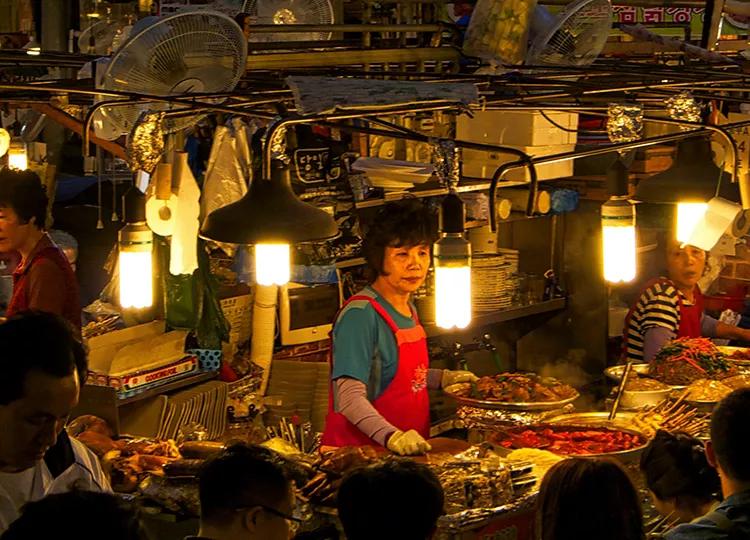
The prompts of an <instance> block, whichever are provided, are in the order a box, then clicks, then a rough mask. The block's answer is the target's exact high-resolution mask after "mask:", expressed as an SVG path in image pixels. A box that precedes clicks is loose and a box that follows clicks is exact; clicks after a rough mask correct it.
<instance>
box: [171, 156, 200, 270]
mask: <svg viewBox="0 0 750 540" xmlns="http://www.w3.org/2000/svg"><path fill="white" fill-rule="evenodd" d="M173 173H174V176H173V178H175V179H177V181H176V182H175V181H174V180H173V181H172V185H173V186H174V185H175V184H177V186H178V187H177V209H176V211H175V218H174V219H175V225H174V232H173V233H172V244H171V248H170V252H169V253H170V256H169V273H170V274H172V275H173V276H178V275H180V274H192V273H193V272H194V271H195V269H196V268H198V230H199V229H200V223H199V222H198V215H199V214H200V197H201V191H200V188H199V187H198V184H197V183H196V182H195V178H194V177H193V173H192V172H191V171H190V167H189V166H188V162H187V154H186V153H185V152H175V162H174V167H173Z"/></svg>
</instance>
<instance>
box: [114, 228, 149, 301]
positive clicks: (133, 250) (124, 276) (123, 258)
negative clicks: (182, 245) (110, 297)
mask: <svg viewBox="0 0 750 540" xmlns="http://www.w3.org/2000/svg"><path fill="white" fill-rule="evenodd" d="M119 244H120V254H119V262H120V306H121V307H123V308H136V309H142V308H147V307H150V306H151V305H153V303H154V290H153V256H152V253H153V233H152V232H151V230H150V229H149V228H148V227H147V226H146V224H145V223H128V224H126V225H125V226H124V227H123V228H122V229H121V230H120V232H119Z"/></svg>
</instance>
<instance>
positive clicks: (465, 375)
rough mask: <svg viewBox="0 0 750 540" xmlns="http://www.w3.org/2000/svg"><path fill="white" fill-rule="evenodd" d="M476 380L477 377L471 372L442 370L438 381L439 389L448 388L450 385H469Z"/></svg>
mask: <svg viewBox="0 0 750 540" xmlns="http://www.w3.org/2000/svg"><path fill="white" fill-rule="evenodd" d="M477 380H479V377H477V376H476V375H474V374H473V373H472V372H471V371H462V370H457V371H452V370H450V369H444V370H443V376H442V377H441V379H440V388H448V387H449V386H450V385H452V384H458V383H471V382H475V381H477Z"/></svg>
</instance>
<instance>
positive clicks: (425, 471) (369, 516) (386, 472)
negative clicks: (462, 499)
mask: <svg viewBox="0 0 750 540" xmlns="http://www.w3.org/2000/svg"><path fill="white" fill-rule="evenodd" d="M443 504H444V495H443V488H442V486H441V485H440V481H439V480H438V479H437V477H436V476H435V473H433V472H432V471H431V470H430V469H429V468H428V467H427V466H425V465H422V464H420V463H416V462H414V461H411V460H405V459H395V458H394V459H391V460H388V461H386V462H385V463H382V464H380V465H374V466H370V467H364V468H361V469H356V470H354V471H352V472H351V473H349V474H348V475H347V476H346V477H345V478H344V481H343V483H342V484H341V487H340V488H339V492H338V495H337V506H338V511H339V519H341V524H342V525H343V526H344V533H345V534H346V538H347V540H382V539H386V538H387V539H388V540H427V539H429V538H432V536H433V534H434V533H435V529H436V527H437V520H438V518H439V517H440V516H441V515H442V514H443V513H444V511H443Z"/></svg>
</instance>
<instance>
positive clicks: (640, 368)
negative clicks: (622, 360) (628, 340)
mask: <svg viewBox="0 0 750 540" xmlns="http://www.w3.org/2000/svg"><path fill="white" fill-rule="evenodd" d="M648 366H649V365H648V364H633V368H632V369H633V372H634V373H637V374H638V375H643V376H648ZM624 370H625V364H622V365H619V366H610V367H608V368H607V369H605V370H604V375H606V376H607V377H608V378H609V379H611V380H613V381H614V382H616V383H619V382H620V380H622V372H623V371H624ZM654 378H655V377H654ZM655 379H656V378H655ZM656 380H657V381H658V380H659V379H656ZM664 384H667V383H664ZM667 386H669V387H670V388H671V389H672V390H684V389H685V388H687V385H677V384H667Z"/></svg>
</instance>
